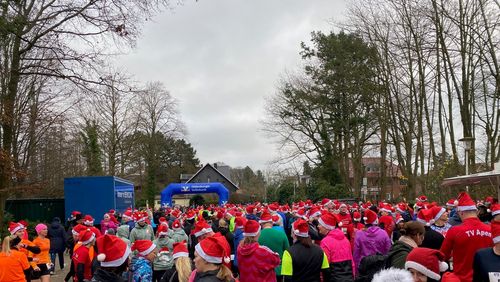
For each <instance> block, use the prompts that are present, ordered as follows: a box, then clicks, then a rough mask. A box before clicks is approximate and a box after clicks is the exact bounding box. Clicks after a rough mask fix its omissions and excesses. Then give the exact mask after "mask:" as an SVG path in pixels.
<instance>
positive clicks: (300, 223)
mask: <svg viewBox="0 0 500 282" xmlns="http://www.w3.org/2000/svg"><path fill="white" fill-rule="evenodd" d="M292 230H293V234H295V236H298V237H304V238H307V237H309V224H307V222H306V221H305V220H303V219H299V220H296V221H295V222H294V223H293V224H292Z"/></svg>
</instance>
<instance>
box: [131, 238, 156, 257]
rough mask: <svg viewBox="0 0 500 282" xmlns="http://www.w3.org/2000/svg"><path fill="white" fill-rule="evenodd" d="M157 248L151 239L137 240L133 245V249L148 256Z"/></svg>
mask: <svg viewBox="0 0 500 282" xmlns="http://www.w3.org/2000/svg"><path fill="white" fill-rule="evenodd" d="M155 249H156V245H155V244H153V242H151V241H150V240H137V241H135V242H134V244H133V245H132V251H137V253H138V254H139V255H141V256H143V257H144V256H147V255H148V254H149V253H151V252H152V251H154V250H155Z"/></svg>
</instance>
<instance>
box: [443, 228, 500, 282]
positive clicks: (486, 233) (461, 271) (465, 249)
mask: <svg viewBox="0 0 500 282" xmlns="http://www.w3.org/2000/svg"><path fill="white" fill-rule="evenodd" d="M492 246H493V240H492V239H491V226H489V225H486V224H484V223H482V222H481V221H480V220H479V219H478V218H468V219H465V220H464V221H463V223H462V224H460V225H457V226H453V227H452V228H450V230H448V233H446V238H444V242H443V245H442V246H441V252H443V254H444V255H445V258H446V260H449V259H450V258H451V257H452V256H453V272H454V273H455V274H456V275H457V276H458V277H459V278H460V281H472V264H473V261H474V254H475V253H476V251H477V250H479V249H482V248H488V247H492Z"/></svg>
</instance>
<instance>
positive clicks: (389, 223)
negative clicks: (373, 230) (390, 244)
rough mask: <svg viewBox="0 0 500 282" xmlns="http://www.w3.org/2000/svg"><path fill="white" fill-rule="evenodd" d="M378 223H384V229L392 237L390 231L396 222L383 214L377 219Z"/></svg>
mask: <svg viewBox="0 0 500 282" xmlns="http://www.w3.org/2000/svg"><path fill="white" fill-rule="evenodd" d="M378 223H379V224H380V223H383V224H384V230H385V232H387V235H389V238H392V231H394V227H395V226H396V224H395V223H394V219H393V218H392V216H390V215H384V216H381V217H380V218H379V219H378Z"/></svg>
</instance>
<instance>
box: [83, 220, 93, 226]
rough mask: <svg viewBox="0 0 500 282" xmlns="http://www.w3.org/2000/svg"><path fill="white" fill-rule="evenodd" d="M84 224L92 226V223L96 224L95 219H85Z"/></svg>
mask: <svg viewBox="0 0 500 282" xmlns="http://www.w3.org/2000/svg"><path fill="white" fill-rule="evenodd" d="M83 224H85V225H89V226H92V225H94V221H93V220H92V221H90V220H85V221H84V222H83Z"/></svg>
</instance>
